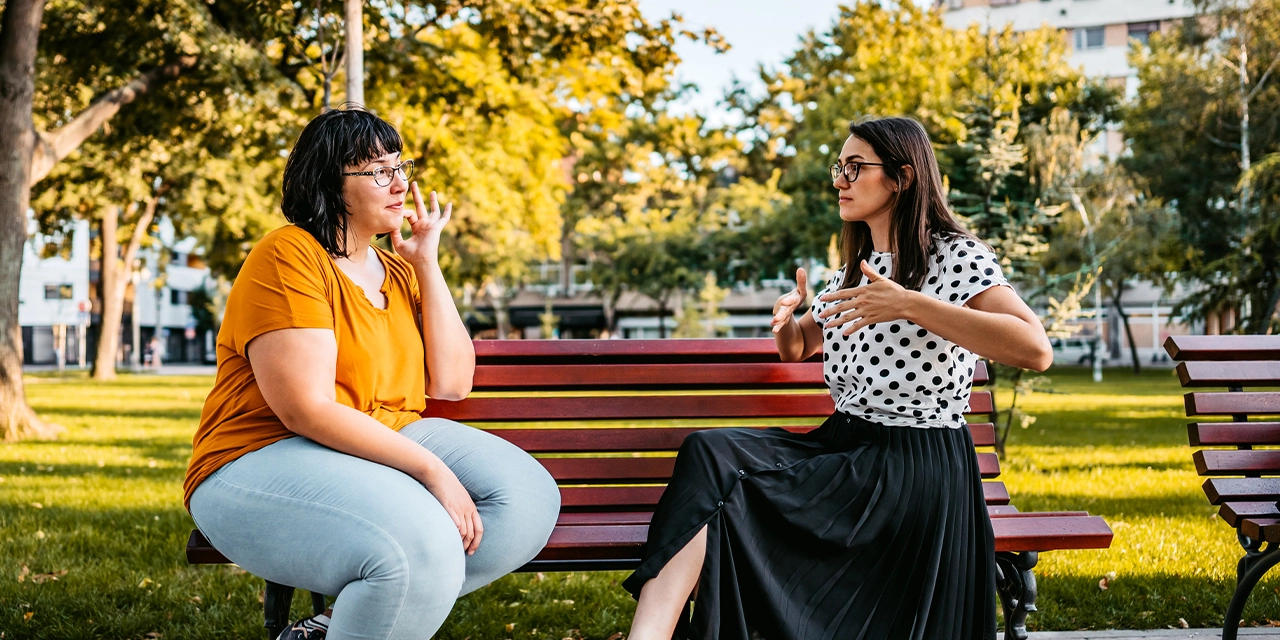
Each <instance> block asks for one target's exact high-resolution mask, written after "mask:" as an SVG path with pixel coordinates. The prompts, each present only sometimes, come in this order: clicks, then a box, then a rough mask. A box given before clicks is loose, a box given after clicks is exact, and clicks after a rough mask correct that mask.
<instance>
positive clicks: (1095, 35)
mask: <svg viewBox="0 0 1280 640" xmlns="http://www.w3.org/2000/svg"><path fill="white" fill-rule="evenodd" d="M1074 43H1075V48H1076V49H1077V50H1079V49H1101V48H1102V46H1103V45H1104V44H1105V41H1104V40H1103V28H1102V27H1088V28H1085V29H1076V33H1075V41H1074Z"/></svg>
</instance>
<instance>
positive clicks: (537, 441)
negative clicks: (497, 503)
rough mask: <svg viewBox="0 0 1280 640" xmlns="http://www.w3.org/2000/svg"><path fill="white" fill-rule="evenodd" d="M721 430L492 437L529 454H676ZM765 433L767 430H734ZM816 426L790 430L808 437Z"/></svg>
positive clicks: (524, 432) (509, 432) (516, 432)
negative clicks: (695, 437)
mask: <svg viewBox="0 0 1280 640" xmlns="http://www.w3.org/2000/svg"><path fill="white" fill-rule="evenodd" d="M708 428H709V429H716V428H720V427H652V428H638V429H627V428H623V429H491V430H489V433H492V434H493V435H495V436H498V437H499V438H502V439H504V440H506V441H508V442H510V443H512V444H514V445H516V446H517V447H520V448H521V449H524V450H525V451H528V452H529V453H576V452H590V451H600V452H605V451H676V450H677V449H679V448H680V444H681V443H682V442H684V439H685V438H687V437H689V434H691V433H693V432H695V431H703V430H705V429H708ZM733 428H747V429H764V428H766V427H733ZM816 428H817V426H815V425H805V426H789V427H786V429H787V430H788V431H791V432H793V433H805V432H808V431H812V430H814V429H816Z"/></svg>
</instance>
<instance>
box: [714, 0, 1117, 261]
mask: <svg viewBox="0 0 1280 640" xmlns="http://www.w3.org/2000/svg"><path fill="white" fill-rule="evenodd" d="M760 77H761V79H762V81H763V82H764V84H765V87H766V93H765V95H762V96H752V95H749V94H748V92H747V91H745V90H743V89H739V90H738V91H737V92H736V93H734V94H733V95H732V96H730V104H731V105H732V106H734V107H735V108H736V109H737V110H738V111H739V112H740V113H741V115H742V117H743V121H744V130H745V131H744V134H743V135H744V137H746V138H747V139H749V140H751V141H752V146H751V148H750V149H749V150H747V159H748V162H747V169H746V173H745V175H748V176H751V177H754V178H755V179H756V180H757V181H760V182H763V181H764V180H766V179H767V178H768V176H769V175H770V174H771V172H772V171H773V170H775V169H781V170H782V171H783V177H782V180H781V183H780V187H781V190H782V191H783V192H784V193H785V194H786V196H787V197H788V198H789V199H790V201H791V202H790V206H787V207H785V209H783V210H781V211H780V212H779V215H777V216H774V217H773V218H772V219H771V221H770V223H771V228H770V229H769V230H768V231H767V232H764V233H761V234H760V243H761V244H762V245H763V247H764V249H763V250H762V252H763V254H764V255H766V256H767V259H763V260H757V261H756V262H755V265H756V267H757V269H758V271H757V274H758V277H759V276H768V275H772V274H774V273H776V272H777V271H779V270H781V271H783V272H788V273H789V272H790V271H791V267H792V266H793V265H794V264H795V263H796V261H797V260H800V261H803V260H809V259H813V258H816V257H822V256H825V255H826V254H827V249H828V246H829V244H830V241H831V240H830V239H831V236H832V235H833V234H835V233H837V232H838V231H839V219H838V217H837V216H836V214H835V210H834V209H835V207H834V195H833V193H832V190H831V183H830V177H829V175H828V173H827V166H828V165H830V164H831V162H832V160H833V159H834V154H835V152H836V151H837V150H838V149H839V147H840V144H841V143H842V141H843V140H844V139H845V138H846V137H847V136H848V129H847V125H848V123H849V122H850V121H851V120H856V119H859V118H864V117H870V116H891V115H909V116H911V117H915V118H917V119H919V120H920V121H921V123H922V124H924V126H925V129H926V130H927V131H928V132H929V135H930V138H931V139H932V140H933V142H934V145H935V149H936V151H937V153H938V159H939V163H940V165H941V168H942V171H943V175H944V176H946V177H948V178H949V183H950V186H951V188H952V189H953V190H954V191H955V192H956V194H957V197H959V194H972V195H973V196H975V197H976V198H977V199H976V200H974V199H972V198H969V199H964V201H963V203H962V204H965V205H973V204H975V203H980V204H981V207H982V211H983V212H984V214H983V216H984V217H980V218H979V219H978V220H977V223H981V224H984V225H986V227H984V228H983V229H982V231H991V232H993V233H994V235H995V236H996V237H994V238H991V239H992V240H993V241H995V242H997V244H1001V245H1002V246H1001V247H1000V248H1001V249H1003V250H1005V251H1006V252H1008V253H1010V256H1009V258H1010V259H1011V260H1015V261H1016V262H1017V263H1018V264H1019V265H1021V264H1022V263H1023V262H1028V261H1029V259H1028V260H1024V259H1023V258H1022V257H1020V253H1019V251H1017V250H1016V249H1017V247H1019V246H1023V245H1027V244H1030V245H1035V244H1036V243H1037V242H1040V240H1036V239H1032V238H1030V237H1023V236H1024V235H1026V234H1032V235H1036V234H1039V237H1043V231H1044V230H1043V229H1042V228H1041V223H1040V221H1039V220H1038V219H1036V215H1038V213H1037V210H1036V209H1035V208H1034V207H1022V204H1023V203H1030V202H1034V201H1035V199H1036V198H1035V193H1034V188H1033V185H1031V184H1030V183H1029V181H1028V179H1027V177H1026V176H1025V175H1019V173H1022V174H1025V167H1023V166H1022V165H1024V164H1025V162H1024V161H1023V160H1022V158H1021V157H1020V156H1019V155H1018V146H1019V145H1022V144H1024V141H1023V140H1022V137H1023V133H1024V132H1025V130H1026V129H1027V127H1028V126H1029V125H1032V124H1036V123H1042V122H1045V121H1046V120H1047V119H1048V117H1049V112H1050V111H1051V110H1052V108H1053V107H1054V106H1063V107H1065V108H1067V109H1068V110H1069V111H1070V113H1071V114H1072V116H1073V117H1075V118H1077V119H1078V120H1079V121H1080V122H1081V123H1084V124H1085V125H1086V126H1087V127H1090V128H1096V127H1099V126H1101V125H1102V123H1103V121H1104V120H1105V119H1106V118H1107V117H1108V115H1109V113H1110V109H1111V105H1112V103H1113V101H1114V97H1113V96H1112V95H1111V94H1110V93H1109V92H1107V91H1106V90H1105V89H1103V88H1102V87H1100V86H1096V85H1092V84H1089V83H1086V82H1085V81H1084V80H1083V79H1082V78H1081V77H1080V75H1079V72H1078V71H1076V70H1074V69H1073V68H1072V67H1071V66H1070V65H1069V64H1068V63H1067V61H1066V48H1065V43H1064V42H1063V41H1062V38H1061V36H1060V34H1059V33H1058V32H1056V31H1054V30H1052V29H1047V28H1046V29H1040V30H1035V31H1029V32H1023V33H1014V32H1013V31H1012V30H1011V29H1005V30H1003V31H995V32H991V33H984V32H983V31H982V30H980V29H979V28H978V27H976V26H974V27H971V28H969V29H966V30H953V29H949V28H947V27H946V25H944V24H943V23H942V19H941V17H940V14H938V13H936V12H934V11H929V10H925V9H922V8H919V7H918V6H916V4H915V3H912V2H891V3H879V2H867V1H863V2H858V3H856V4H853V5H851V6H845V7H842V8H841V10H840V15H839V16H838V17H837V19H836V21H835V23H834V24H833V25H832V26H831V27H830V29H828V30H826V31H822V32H819V31H814V32H810V33H809V34H808V35H807V36H806V37H805V39H804V41H803V43H802V44H801V47H800V49H799V50H797V51H796V52H795V53H794V54H793V55H792V57H791V58H790V59H789V60H788V61H787V64H786V66H785V67H783V68H781V69H778V70H776V71H768V70H763V69H762V70H761V76H760ZM995 134H999V135H995ZM997 141H999V143H1000V146H999V148H997V146H996V144H995V143H996V142H997ZM1005 151H1007V152H1008V153H1009V154H1011V155H1007V157H1001V159H1000V161H999V162H1000V163H1003V164H1004V165H1007V167H1006V168H1000V167H997V166H994V165H992V162H994V161H995V158H996V155H994V154H997V153H1001V154H1003V153H1005ZM981 154H986V155H985V157H984V158H979V159H977V160H974V157H975V156H976V155H981ZM993 169H994V170H997V172H998V173H999V174H1000V175H999V176H994V175H989V176H988V177H986V178H984V177H983V176H984V173H990V172H991V171H992V170H993ZM997 177H998V179H997V180H995V181H994V182H993V181H992V178H997ZM1006 203H1008V205H1007V209H1005V210H1006V213H1007V214H1008V215H1010V216H1013V220H1015V221H1016V222H1017V224H1016V225H1014V227H1016V228H1017V229H1018V231H1008V230H1007V229H1006V227H1008V225H1005V224H1004V223H1002V222H1000V221H999V220H995V219H993V218H992V216H997V213H996V210H997V209H1000V208H1002V207H1006ZM1019 207H1022V208H1019ZM1024 213H1025V215H1024ZM1003 245H1008V246H1003ZM1029 253H1030V254H1031V255H1034V253H1035V251H1030V252H1029ZM1011 275H1014V276H1017V275H1018V274H1017V273H1013V274H1011Z"/></svg>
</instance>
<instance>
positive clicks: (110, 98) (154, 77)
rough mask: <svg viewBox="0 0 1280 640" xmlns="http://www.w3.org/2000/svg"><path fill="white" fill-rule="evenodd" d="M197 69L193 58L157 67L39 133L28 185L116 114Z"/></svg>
mask: <svg viewBox="0 0 1280 640" xmlns="http://www.w3.org/2000/svg"><path fill="white" fill-rule="evenodd" d="M194 66H196V57H195V56H182V57H180V58H178V61H177V62H174V63H171V64H167V65H165V66H163V67H157V68H155V69H152V70H150V71H148V72H146V73H143V74H141V75H139V76H138V77H136V78H134V79H133V80H130V81H129V83H128V84H126V85H124V86H123V87H120V88H119V89H114V90H112V91H109V92H107V93H105V94H103V96H102V97H100V98H98V99H97V100H94V101H93V104H91V105H89V107H88V108H87V109H85V110H84V111H81V112H80V114H79V115H77V116H76V117H75V119H74V120H72V121H71V122H68V123H67V124H66V125H64V126H63V127H62V128H61V129H58V130H57V131H55V132H53V133H41V134H40V135H39V140H38V144H36V145H35V148H34V149H33V150H32V151H31V154H32V155H31V157H32V160H31V177H30V178H29V179H28V181H27V184H28V185H35V184H36V183H37V182H40V181H41V180H43V179H44V177H45V176H47V175H49V172H50V171H52V170H53V167H54V165H56V164H58V161H59V160H62V159H63V158H65V157H67V155H68V154H70V153H71V152H72V151H75V150H76V149H77V148H78V147H79V146H80V145H81V144H82V143H84V141H85V140H86V139H87V138H88V137H89V136H91V135H93V132H95V131H97V130H98V127H101V126H102V123H104V122H106V121H107V120H110V119H111V117H112V116H114V115H115V114H116V113H117V112H118V111H120V107H123V106H125V105H127V104H129V103H131V102H133V101H134V100H137V99H138V98H139V97H140V96H142V94H144V93H146V92H148V91H150V90H151V89H153V88H155V87H157V86H159V85H161V84H164V83H165V82H167V81H169V80H171V79H173V78H176V77H178V76H179V75H181V74H182V72H183V71H186V70H188V69H190V68H192V67H194Z"/></svg>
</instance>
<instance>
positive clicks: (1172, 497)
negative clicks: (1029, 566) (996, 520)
mask: <svg viewBox="0 0 1280 640" xmlns="http://www.w3.org/2000/svg"><path fill="white" fill-rule="evenodd" d="M1009 493H1010V496H1011V498H1012V499H1011V501H1010V503H1011V504H1012V505H1014V506H1015V507H1018V508H1019V509H1022V510H1024V511H1088V512H1089V513H1090V514H1092V515H1095V516H1104V517H1106V518H1108V519H1111V518H1118V517H1122V516H1123V517H1125V518H1188V517H1189V518H1196V519H1199V518H1203V517H1206V514H1207V513H1210V512H1216V511H1217V508H1216V507H1212V506H1211V505H1209V503H1208V502H1207V501H1205V500H1204V498H1203V496H1190V495H1183V494H1182V493H1178V494H1167V495H1165V494H1162V495H1156V496H1151V495H1147V496H1139V497H1123V496H1089V495H1080V494H1063V493H1054V492H1036V491H1018V489H1017V487H1010V489H1009Z"/></svg>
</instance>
